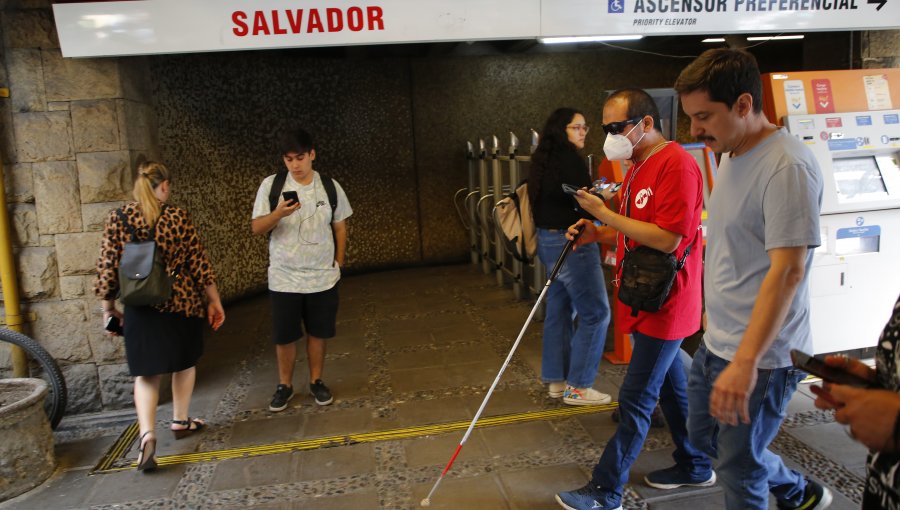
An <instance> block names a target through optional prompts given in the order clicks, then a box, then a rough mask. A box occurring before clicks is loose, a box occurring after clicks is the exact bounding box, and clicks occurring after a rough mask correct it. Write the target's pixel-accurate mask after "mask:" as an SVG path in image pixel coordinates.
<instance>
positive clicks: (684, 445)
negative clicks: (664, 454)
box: [591, 331, 712, 507]
mask: <svg viewBox="0 0 900 510" xmlns="http://www.w3.org/2000/svg"><path fill="white" fill-rule="evenodd" d="M631 337H632V339H633V340H634V350H633V351H632V353H631V363H630V364H629V365H628V371H627V372H626V373H625V380H624V381H622V387H621V389H619V426H618V427H617V428H616V433H615V434H614V435H613V437H612V439H610V440H609V443H607V444H606V448H604V449H603V454H602V455H601V456H600V461H599V462H597V465H596V466H594V474H593V476H592V478H591V484H592V485H594V486H596V487H598V488H599V489H600V492H601V493H602V494H603V496H604V498H605V500H604V501H601V503H603V504H605V505H609V506H611V507H615V506H618V505H619V504H620V503H621V501H622V488H623V487H624V485H625V483H626V482H627V481H628V472H629V470H630V469H631V465H632V464H633V463H634V461H635V459H637V456H638V454H639V453H640V451H641V448H642V447H643V445H644V440H645V439H646V438H647V431H648V430H649V429H650V415H651V414H652V413H653V409H654V408H655V407H656V400H657V398H659V405H660V407H661V408H662V412H663V415H664V416H665V417H666V422H668V424H669V431H670V432H671V434H672V442H674V443H675V453H673V454H672V457H673V458H674V459H675V463H676V464H678V466H679V467H680V468H681V469H683V470H684V471H685V472H686V473H689V474H690V475H691V476H692V478H698V479H706V478H709V477H710V476H711V474H712V462H711V461H710V460H709V457H707V456H706V455H705V454H704V453H703V452H701V451H700V450H698V449H697V448H695V447H694V446H692V445H691V443H690V442H689V441H688V436H687V425H686V421H687V415H688V399H687V376H686V374H685V371H684V361H683V360H682V359H681V356H680V352H681V348H680V347H681V342H682V340H683V339H679V340H661V339H659V338H654V337H652V336H647V335H644V334H641V333H638V332H637V331H635V332H633V333H632V334H631Z"/></svg>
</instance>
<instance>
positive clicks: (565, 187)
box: [562, 183, 581, 195]
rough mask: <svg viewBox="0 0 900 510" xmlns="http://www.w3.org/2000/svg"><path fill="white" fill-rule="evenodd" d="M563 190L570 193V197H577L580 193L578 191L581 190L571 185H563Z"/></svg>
mask: <svg viewBox="0 0 900 510" xmlns="http://www.w3.org/2000/svg"><path fill="white" fill-rule="evenodd" d="M562 189H563V191H564V192H566V193H568V194H569V195H575V194H577V193H578V190H579V189H581V188H576V187H575V186H572V185H571V184H565V183H563V185H562Z"/></svg>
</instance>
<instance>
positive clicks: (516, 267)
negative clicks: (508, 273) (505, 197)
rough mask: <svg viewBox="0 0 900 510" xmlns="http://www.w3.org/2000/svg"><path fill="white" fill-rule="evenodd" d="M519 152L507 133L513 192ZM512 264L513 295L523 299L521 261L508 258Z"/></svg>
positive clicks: (519, 178)
mask: <svg viewBox="0 0 900 510" xmlns="http://www.w3.org/2000/svg"><path fill="white" fill-rule="evenodd" d="M518 150H519V139H518V137H516V134H515V133H513V132H512V131H510V132H509V185H510V188H512V190H513V192H515V190H516V188H517V187H518V186H519V181H521V180H522V176H521V175H519V170H520V169H519V161H518V160H517V159H516V153H517V152H518ZM522 214H531V211H522ZM509 258H510V260H511V262H512V273H513V294H514V295H515V296H516V299H525V275H524V274H523V271H522V266H523V264H522V261H521V260H518V259H516V258H515V257H509Z"/></svg>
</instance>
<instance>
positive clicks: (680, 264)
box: [619, 179, 701, 271]
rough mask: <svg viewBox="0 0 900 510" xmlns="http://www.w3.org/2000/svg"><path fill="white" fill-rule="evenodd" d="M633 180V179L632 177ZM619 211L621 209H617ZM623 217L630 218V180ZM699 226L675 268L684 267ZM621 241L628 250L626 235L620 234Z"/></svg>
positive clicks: (698, 227) (677, 269) (699, 228)
mask: <svg viewBox="0 0 900 510" xmlns="http://www.w3.org/2000/svg"><path fill="white" fill-rule="evenodd" d="M632 180H634V179H632ZM619 210H620V211H621V209H619ZM625 217H626V218H631V181H629V182H628V188H627V189H626V190H625ZM700 230H701V227H700V226H699V225H698V226H697V232H695V233H694V237H692V238H691V242H689V243H688V245H687V248H685V249H684V253H682V254H681V258H680V259H678V263H677V264H675V270H676V271H680V270H681V268H682V267H684V262H685V261H686V260H687V257H688V255H690V254H691V247H692V246H693V245H694V241H696V240H697V236H698V235H699V234H700ZM622 237H623V242H624V243H625V244H623V245H622V247H623V248H624V249H625V251H630V250H629V249H628V236H626V235H625V234H622Z"/></svg>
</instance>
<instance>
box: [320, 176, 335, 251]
mask: <svg viewBox="0 0 900 510" xmlns="http://www.w3.org/2000/svg"><path fill="white" fill-rule="evenodd" d="M319 178H320V179H322V187H323V188H325V194H326V195H328V205H330V206H331V221H329V222H328V226H330V227H331V245H332V247H333V248H334V253H335V255H337V234H335V233H334V213H335V211H337V206H338V198H337V188H335V186H334V179H332V178H331V177H329V176H327V175H325V174H319Z"/></svg>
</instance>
